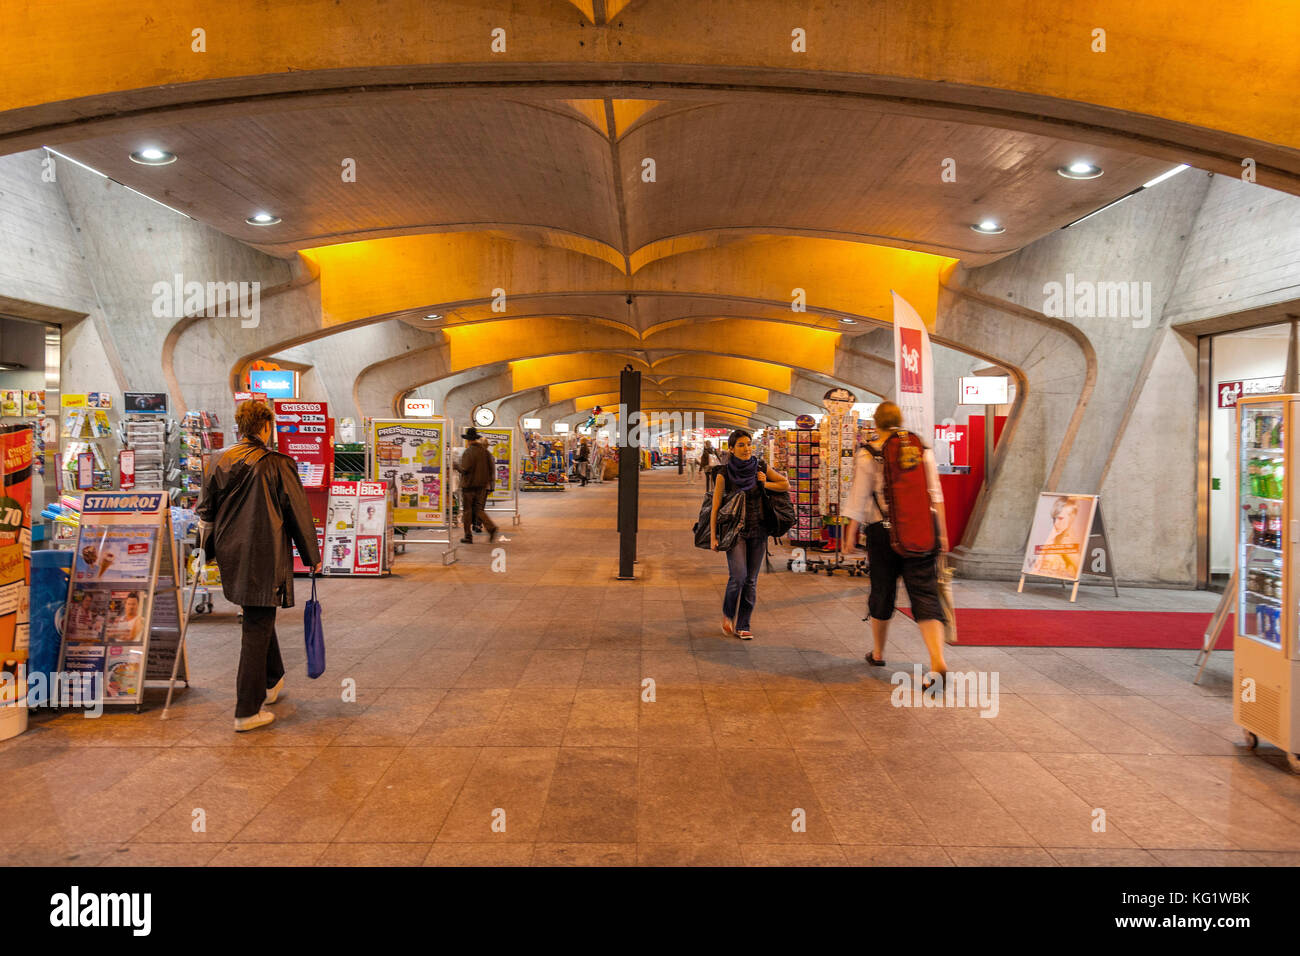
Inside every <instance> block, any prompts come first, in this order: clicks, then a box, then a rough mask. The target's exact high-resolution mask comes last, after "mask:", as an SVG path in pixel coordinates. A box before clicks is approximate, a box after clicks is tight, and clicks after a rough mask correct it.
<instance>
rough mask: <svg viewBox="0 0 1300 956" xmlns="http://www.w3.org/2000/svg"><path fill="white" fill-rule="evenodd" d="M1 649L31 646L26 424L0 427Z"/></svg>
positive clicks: (29, 488) (29, 483) (29, 447)
mask: <svg viewBox="0 0 1300 956" xmlns="http://www.w3.org/2000/svg"><path fill="white" fill-rule="evenodd" d="M0 470H2V473H3V483H4V489H3V496H0V651H15V650H25V649H26V648H27V645H28V627H29V625H28V614H29V609H28V585H29V584H30V582H31V577H32V572H31V551H32V521H31V508H32V481H31V479H32V432H31V429H30V428H28V427H27V426H25V425H7V426H5V427H4V428H3V429H0Z"/></svg>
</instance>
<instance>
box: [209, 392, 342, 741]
mask: <svg viewBox="0 0 1300 956" xmlns="http://www.w3.org/2000/svg"><path fill="white" fill-rule="evenodd" d="M272 420H273V419H272V415H271V409H270V408H269V407H268V406H267V405H266V404H265V403H264V402H244V403H243V404H242V405H240V406H239V408H238V410H236V412H235V425H236V426H237V427H238V428H239V434H240V435H241V436H242V437H241V438H240V440H239V441H238V442H237V443H236V444H235V445H233V446H231V447H230V448H228V449H227V450H226V452H225V454H223V455H222V456H221V459H220V460H219V461H218V462H217V463H216V464H215V465H213V467H212V470H211V471H210V472H208V476H207V478H206V479H205V480H204V482H203V492H202V494H201V495H200V496H199V502H198V505H197V506H196V507H195V509H194V510H195V512H196V513H197V514H198V517H199V521H200V525H199V528H200V540H201V541H202V545H201V546H202V547H203V549H204V550H205V551H206V552H208V553H213V552H214V551H215V553H216V558H217V567H218V568H220V569H221V590H222V591H223V592H225V595H226V600H228V601H230V602H231V603H232V604H238V605H240V607H242V608H243V611H244V624H243V643H242V645H241V648H240V652H239V674H238V676H237V677H236V692H237V702H236V704H235V730H237V731H245V730H253V729H254V728H256V727H261V726H264V725H265V724H269V723H270V722H271V721H273V720H274V719H275V716H274V715H273V714H272V713H271V712H270V711H269V710H267V709H266V708H265V707H263V706H262V704H263V702H265V703H267V704H274V703H275V702H276V700H277V699H279V698H280V697H282V696H283V695H284V662H283V661H282V660H281V659H280V644H279V642H278V641H277V640H276V636H275V609H276V608H277V607H293V551H292V546H294V545H296V546H297V548H298V553H299V554H300V555H302V559H303V563H304V564H307V565H308V566H309V567H311V569H312V573H313V574H319V573H320V569H321V557H320V549H319V548H318V547H317V545H316V527H315V524H314V522H313V521H312V515H311V506H310V505H309V504H308V503H307V495H306V493H305V492H304V491H303V490H302V481H301V480H299V478H298V466H297V464H296V463H295V462H294V460H293V459H292V458H290V457H289V456H288V455H282V454H280V453H279V452H277V451H271V449H269V448H267V447H266V443H267V442H268V441H270V440H271V434H272V425H271V423H272Z"/></svg>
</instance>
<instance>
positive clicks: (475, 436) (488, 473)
mask: <svg viewBox="0 0 1300 956" xmlns="http://www.w3.org/2000/svg"><path fill="white" fill-rule="evenodd" d="M460 437H461V438H463V439H465V450H464V451H463V452H462V453H461V456H460V461H459V462H458V463H457V464H456V471H458V472H459V473H460V501H461V513H460V516H461V520H462V521H463V522H464V525H465V537H463V538H461V539H460V540H461V543H462V544H473V543H474V526H475V525H482V526H483V527H484V528H487V533H488V543H489V544H490V543H491V542H493V541H495V540H496V539H497V526H496V524H495V523H494V522H493V521H492V519H491V518H489V517H488V516H487V511H486V510H484V509H485V508H486V507H487V499H488V495H489V494H490V493H491V491H492V488H493V487H494V485H495V479H496V470H497V466H496V462H495V461H493V460H492V452H490V451H488V450H487V445H486V443H485V442H483V441H482V440H481V436H480V435H479V433H478V429H477V428H468V429H466V430H465V434H463V435H461V436H460Z"/></svg>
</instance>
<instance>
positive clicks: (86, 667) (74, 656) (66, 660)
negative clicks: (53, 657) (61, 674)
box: [63, 645, 104, 674]
mask: <svg viewBox="0 0 1300 956" xmlns="http://www.w3.org/2000/svg"><path fill="white" fill-rule="evenodd" d="M63 669H64V670H65V671H68V672H69V673H73V674H102V673H104V647H103V646H102V645H101V646H90V647H85V646H82V647H68V648H65V649H64V651H63Z"/></svg>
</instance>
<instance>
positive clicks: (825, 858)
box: [740, 843, 848, 866]
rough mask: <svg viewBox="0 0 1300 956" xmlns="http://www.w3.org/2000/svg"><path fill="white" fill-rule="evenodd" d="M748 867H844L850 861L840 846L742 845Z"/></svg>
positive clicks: (741, 848)
mask: <svg viewBox="0 0 1300 956" xmlns="http://www.w3.org/2000/svg"><path fill="white" fill-rule="evenodd" d="M740 852H741V854H742V855H743V856H744V858H745V865H746V866H844V865H845V864H846V863H847V862H848V861H847V860H846V858H845V856H844V851H843V850H842V849H840V847H838V846H827V845H825V844H820V845H819V844H790V843H779V844H763V845H755V844H752V843H745V844H741V847H740Z"/></svg>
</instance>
